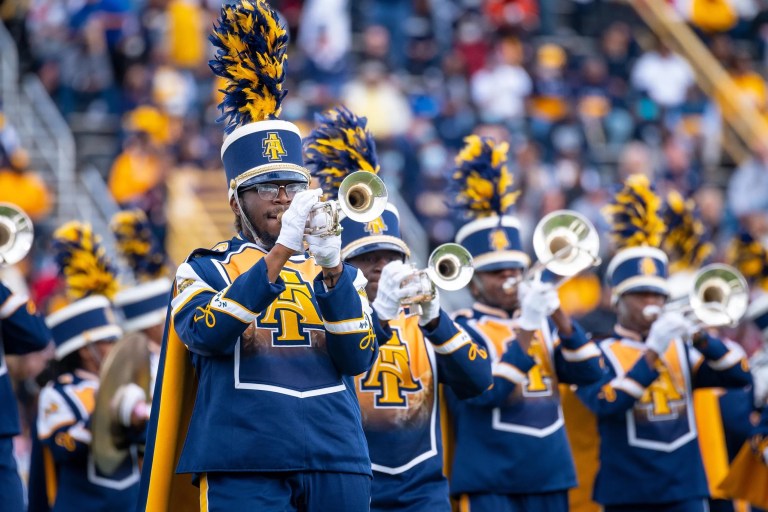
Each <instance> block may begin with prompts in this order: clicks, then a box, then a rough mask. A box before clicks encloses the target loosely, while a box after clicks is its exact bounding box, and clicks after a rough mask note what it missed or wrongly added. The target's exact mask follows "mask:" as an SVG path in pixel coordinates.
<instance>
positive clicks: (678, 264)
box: [661, 190, 752, 512]
mask: <svg viewBox="0 0 768 512" xmlns="http://www.w3.org/2000/svg"><path fill="white" fill-rule="evenodd" d="M661 218H662V221H663V222H664V225H665V228H666V229H665V232H664V235H663V237H662V241H661V249H662V250H663V251H664V252H665V253H666V254H667V257H668V259H669V279H668V286H669V300H670V301H678V300H684V299H686V298H687V295H688V294H689V293H690V290H692V289H693V288H694V280H695V275H696V274H695V273H696V270H697V269H699V268H700V267H702V266H703V265H704V263H705V262H706V261H707V259H708V257H709V256H710V254H711V253H712V251H713V245H712V243H711V242H710V241H709V236H708V234H707V233H706V231H705V228H704V225H703V224H702V222H701V219H700V218H699V213H698V210H697V209H696V206H695V204H694V202H693V200H692V199H688V200H686V199H684V198H683V197H682V195H681V194H680V193H679V192H677V191H675V190H672V191H670V192H669V193H668V194H667V197H666V200H665V201H664V204H663V206H662V208H661ZM722 341H723V343H725V344H726V346H727V348H728V349H729V350H734V351H739V352H743V349H742V348H741V346H740V345H739V344H738V343H736V342H735V341H732V340H728V339H723V340H722ZM693 410H694V413H695V416H696V430H697V432H698V439H699V450H700V451H701V457H702V462H703V464H704V471H705V473H706V476H707V485H708V486H709V510H710V512H734V511H735V510H738V509H737V508H736V507H737V504H736V503H734V502H733V500H729V499H726V496H725V495H724V494H723V492H722V491H721V490H720V489H719V484H720V482H722V480H723V479H724V478H725V476H726V475H727V473H728V467H729V464H730V462H731V461H732V460H733V459H734V458H735V457H736V455H737V453H738V451H739V449H740V448H741V446H742V445H743V444H744V441H745V440H747V439H748V437H749V434H750V432H751V430H752V425H751V423H750V416H751V413H752V389H751V388H750V387H743V388H720V387H706V388H698V389H695V390H694V391H693Z"/></svg>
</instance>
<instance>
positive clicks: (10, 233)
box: [0, 203, 35, 265]
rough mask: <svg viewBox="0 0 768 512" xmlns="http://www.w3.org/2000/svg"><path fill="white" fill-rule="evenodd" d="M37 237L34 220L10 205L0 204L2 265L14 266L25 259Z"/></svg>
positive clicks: (0, 251) (0, 260) (0, 257)
mask: <svg viewBox="0 0 768 512" xmlns="http://www.w3.org/2000/svg"><path fill="white" fill-rule="evenodd" d="M34 236H35V231H34V227H33V225H32V220H31V219H30V218H29V216H28V215H27V214H26V213H24V211H23V210H22V209H21V208H19V207H18V206H16V205H13V204H10V203H0V264H6V265H13V264H14V263H18V262H19V261H21V260H23V259H24V256H26V255H27V253H28V252H29V249H30V248H31V247H32V239H33V238H34Z"/></svg>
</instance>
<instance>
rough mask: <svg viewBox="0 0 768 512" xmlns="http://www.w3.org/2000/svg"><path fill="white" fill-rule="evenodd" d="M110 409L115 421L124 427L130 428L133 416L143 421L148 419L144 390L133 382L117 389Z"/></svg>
mask: <svg viewBox="0 0 768 512" xmlns="http://www.w3.org/2000/svg"><path fill="white" fill-rule="evenodd" d="M110 407H111V408H112V413H113V414H114V415H115V416H116V417H117V421H118V422H119V423H120V424H121V425H122V426H124V427H130V426H131V425H132V424H133V421H132V420H133V416H134V415H136V416H138V417H139V418H141V419H143V420H147V419H149V406H148V405H147V402H146V395H145V393H144V390H143V389H141V387H140V386H139V385H138V384H134V383H133V382H131V383H129V384H125V385H123V386H120V387H119V388H117V392H116V393H115V396H114V397H113V398H112V402H111V403H110Z"/></svg>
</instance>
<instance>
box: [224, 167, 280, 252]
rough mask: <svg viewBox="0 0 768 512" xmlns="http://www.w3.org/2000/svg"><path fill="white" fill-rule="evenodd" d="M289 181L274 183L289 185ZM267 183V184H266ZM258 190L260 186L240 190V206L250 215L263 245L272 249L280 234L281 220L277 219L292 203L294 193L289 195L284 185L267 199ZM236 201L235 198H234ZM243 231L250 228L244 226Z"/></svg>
mask: <svg viewBox="0 0 768 512" xmlns="http://www.w3.org/2000/svg"><path fill="white" fill-rule="evenodd" d="M288 183H291V182H289V181H275V182H274V183H272V184H273V185H287V184H288ZM264 185H266V184H264ZM263 195H266V194H264V193H262V194H260V193H259V192H258V186H257V187H255V188H250V189H248V190H246V191H244V192H240V206H241V207H242V208H243V210H244V213H245V214H246V215H247V216H248V220H249V221H250V222H251V226H253V230H254V231H255V232H256V236H257V237H258V238H259V240H260V241H261V243H262V245H263V246H264V247H265V248H267V249H271V248H272V247H274V245H275V242H276V241H277V237H278V235H280V226H281V224H280V221H278V220H277V217H278V214H280V213H282V212H284V211H285V210H287V209H288V207H289V206H290V205H291V201H292V200H293V194H291V195H290V196H289V194H288V193H287V192H286V189H285V188H284V187H282V186H281V187H280V188H279V189H278V192H277V196H276V197H274V198H272V199H265V198H263V197H262V196H263ZM233 201H234V198H233ZM243 232H244V233H246V235H247V234H249V233H248V230H247V228H245V226H243Z"/></svg>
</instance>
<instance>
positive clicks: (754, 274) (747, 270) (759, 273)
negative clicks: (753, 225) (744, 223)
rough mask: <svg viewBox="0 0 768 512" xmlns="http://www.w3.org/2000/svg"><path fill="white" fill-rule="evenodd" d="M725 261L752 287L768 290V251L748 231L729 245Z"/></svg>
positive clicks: (736, 237) (737, 236)
mask: <svg viewBox="0 0 768 512" xmlns="http://www.w3.org/2000/svg"><path fill="white" fill-rule="evenodd" d="M725 260H726V261H727V262H728V263H729V264H730V265H733V266H734V267H736V270H738V271H739V272H741V273H742V274H743V275H744V277H745V278H746V279H747V281H748V282H749V284H750V285H753V286H759V287H761V288H762V289H764V290H768V250H766V248H765V247H764V246H763V244H761V243H760V241H759V240H755V238H754V237H753V236H752V235H750V234H749V233H748V232H746V231H741V232H740V233H738V234H737V235H736V236H735V237H734V239H733V240H732V241H731V243H730V244H729V245H728V249H727V251H726V256H725Z"/></svg>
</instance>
